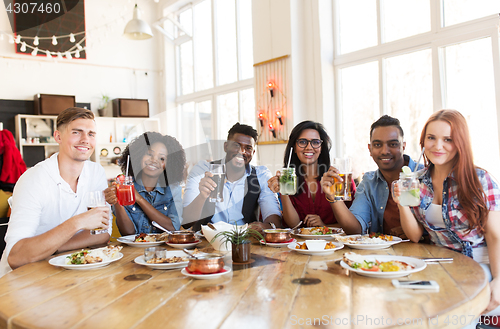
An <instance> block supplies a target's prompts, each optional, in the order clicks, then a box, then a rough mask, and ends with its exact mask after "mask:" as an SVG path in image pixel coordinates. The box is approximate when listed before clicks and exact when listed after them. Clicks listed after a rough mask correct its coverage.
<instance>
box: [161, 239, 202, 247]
mask: <svg viewBox="0 0 500 329" xmlns="http://www.w3.org/2000/svg"><path fill="white" fill-rule="evenodd" d="M165 243H166V244H168V245H169V246H170V247H174V248H177V249H184V248H191V247H194V246H196V245H199V244H200V243H201V239H199V240H198V241H195V242H191V243H170V242H165Z"/></svg>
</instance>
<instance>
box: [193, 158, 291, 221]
mask: <svg viewBox="0 0 500 329" xmlns="http://www.w3.org/2000/svg"><path fill="white" fill-rule="evenodd" d="M222 163H225V159H222ZM209 168H210V164H209V163H208V162H207V161H200V162H198V163H197V164H196V165H195V166H194V167H193V169H191V171H190V172H189V176H188V180H187V183H186V191H185V193H184V207H186V206H188V205H189V204H190V203H191V202H192V201H193V200H194V199H195V198H196V197H197V196H198V194H200V189H199V184H200V181H201V179H202V178H203V177H205V172H206V171H209ZM255 173H256V175H257V179H258V181H259V186H260V195H259V199H258V203H259V206H260V212H261V214H262V218H263V220H265V219H266V218H267V217H269V216H271V215H278V216H280V217H281V211H280V206H279V202H278V196H277V195H276V194H275V193H273V192H272V191H271V190H270V189H269V187H268V186H267V181H268V180H269V179H270V178H271V177H272V174H271V172H270V171H269V169H267V168H266V167H265V166H256V167H255ZM250 174H251V169H250V166H247V168H246V171H245V175H243V176H242V177H241V178H240V179H238V180H237V181H234V182H229V181H227V180H226V183H225V184H224V191H223V199H224V201H222V202H217V203H216V204H215V214H214V216H213V217H212V222H213V223H216V222H220V221H224V222H226V223H230V224H234V223H235V222H236V224H237V225H244V224H245V222H244V221H243V213H242V209H243V198H244V196H245V182H246V180H247V177H248V176H250Z"/></svg>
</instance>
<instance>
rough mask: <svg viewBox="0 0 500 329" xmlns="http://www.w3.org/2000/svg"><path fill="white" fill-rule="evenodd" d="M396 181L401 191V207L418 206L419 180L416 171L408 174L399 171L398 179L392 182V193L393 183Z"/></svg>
mask: <svg viewBox="0 0 500 329" xmlns="http://www.w3.org/2000/svg"><path fill="white" fill-rule="evenodd" d="M396 182H397V183H398V186H399V191H400V192H401V195H400V196H399V204H400V205H401V206H403V207H405V206H410V207H418V206H419V205H420V181H419V180H418V174H417V173H416V172H412V173H410V174H405V173H404V172H401V173H399V180H398V181H394V182H392V193H393V195H394V184H395V183H396Z"/></svg>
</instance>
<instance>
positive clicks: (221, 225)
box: [201, 222, 248, 251]
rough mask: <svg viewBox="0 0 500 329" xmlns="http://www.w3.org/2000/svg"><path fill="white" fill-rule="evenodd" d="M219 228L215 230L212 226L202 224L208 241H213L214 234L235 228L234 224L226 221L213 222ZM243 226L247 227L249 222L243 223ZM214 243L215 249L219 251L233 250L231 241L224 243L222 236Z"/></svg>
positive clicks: (202, 229)
mask: <svg viewBox="0 0 500 329" xmlns="http://www.w3.org/2000/svg"><path fill="white" fill-rule="evenodd" d="M212 225H213V226H214V227H215V228H216V229H217V230H216V231H214V230H212V229H211V228H210V227H208V226H206V225H202V226H201V231H202V232H203V235H204V236H205V239H207V241H208V242H210V241H212V239H213V238H214V236H215V235H216V234H217V233H219V232H223V231H231V230H233V229H234V225H233V224H228V223H226V222H217V223H213V224H212ZM241 227H243V228H247V227H248V224H245V225H242V226H241ZM211 244H212V247H213V248H214V249H215V250H218V251H231V243H222V237H221V236H219V237H218V238H217V239H215V241H214V242H213V243H211Z"/></svg>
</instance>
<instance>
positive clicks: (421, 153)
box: [413, 147, 425, 172]
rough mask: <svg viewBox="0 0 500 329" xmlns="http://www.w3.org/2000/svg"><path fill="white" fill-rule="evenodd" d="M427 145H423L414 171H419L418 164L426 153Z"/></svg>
mask: <svg viewBox="0 0 500 329" xmlns="http://www.w3.org/2000/svg"><path fill="white" fill-rule="evenodd" d="M424 151H425V147H422V152H420V156H419V157H418V161H417V163H416V164H415V168H413V172H415V171H417V167H418V164H419V163H420V160H421V159H422V155H424Z"/></svg>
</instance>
